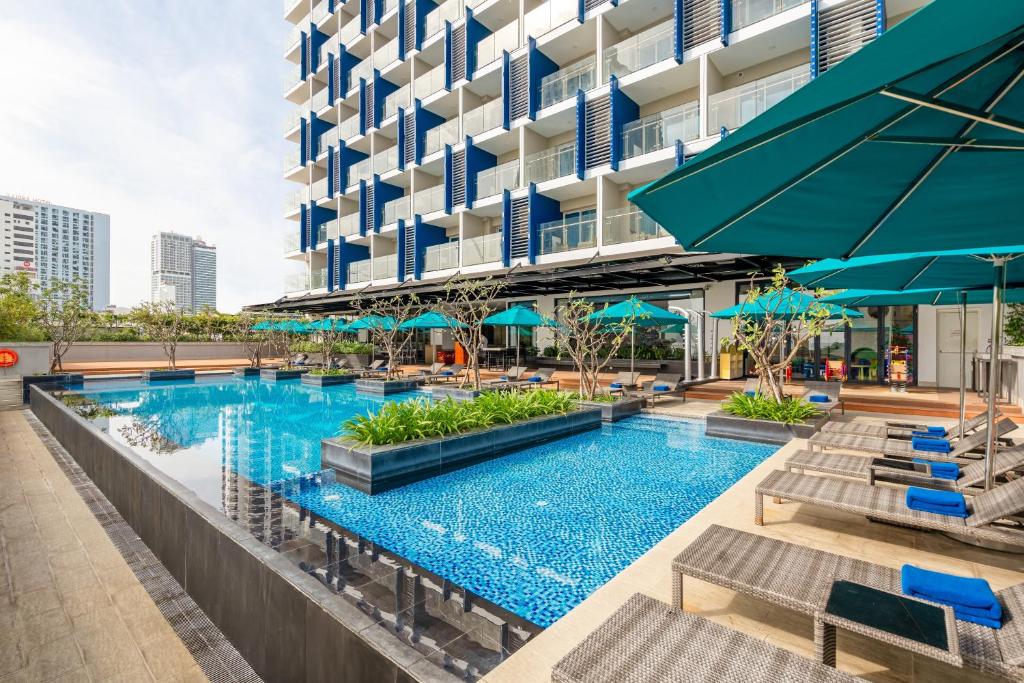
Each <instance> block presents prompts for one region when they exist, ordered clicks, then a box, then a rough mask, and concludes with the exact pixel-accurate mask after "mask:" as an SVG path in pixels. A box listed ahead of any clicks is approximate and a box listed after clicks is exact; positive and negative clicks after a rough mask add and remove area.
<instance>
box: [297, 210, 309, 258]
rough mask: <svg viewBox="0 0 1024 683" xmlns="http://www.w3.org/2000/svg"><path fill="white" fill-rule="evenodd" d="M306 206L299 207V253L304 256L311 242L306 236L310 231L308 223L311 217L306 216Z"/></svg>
mask: <svg viewBox="0 0 1024 683" xmlns="http://www.w3.org/2000/svg"><path fill="white" fill-rule="evenodd" d="M306 208H307V207H306V205H305V204H300V205H299V251H301V252H302V253H303V254H305V253H306V249H307V248H308V247H309V240H307V239H306V235H308V234H309V231H308V230H306V222H307V221H308V220H309V216H308V215H307V214H306Z"/></svg>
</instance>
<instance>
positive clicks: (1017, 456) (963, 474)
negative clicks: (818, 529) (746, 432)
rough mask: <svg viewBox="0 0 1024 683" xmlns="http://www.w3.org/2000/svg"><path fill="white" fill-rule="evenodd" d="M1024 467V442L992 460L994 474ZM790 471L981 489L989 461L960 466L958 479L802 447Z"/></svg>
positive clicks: (906, 464) (906, 465) (891, 461)
mask: <svg viewBox="0 0 1024 683" xmlns="http://www.w3.org/2000/svg"><path fill="white" fill-rule="evenodd" d="M1021 469H1024V446H1016V447H1014V448H1008V449H1004V450H1001V451H998V452H997V453H996V456H995V458H994V459H993V463H992V472H993V476H996V477H1001V476H1002V475H1004V474H1006V473H1007V472H1010V471H1013V470H1021ZM785 470H786V471H787V472H793V471H797V472H819V473H821V474H831V475H836V476H841V477H852V478H854V479H863V480H865V481H867V483H869V484H873V483H874V482H875V481H884V482H888V483H894V484H906V485H908V486H923V487H925V488H930V489H944V490H948V491H961V492H963V493H971V494H974V493H980V492H981V491H983V490H984V488H983V486H984V483H985V461H984V460H972V461H971V463H970V464H969V465H964V466H963V467H961V468H960V477H959V478H957V479H956V480H952V479H941V478H936V477H932V476H931V475H930V474H929V467H928V465H922V464H919V463H911V462H907V461H906V460H896V459H889V458H865V457H864V456H862V455H847V454H846V453H834V452H817V453H816V452H814V451H806V450H800V451H797V452H795V453H793V454H792V455H791V456H789V458H788V459H787V460H786V465H785Z"/></svg>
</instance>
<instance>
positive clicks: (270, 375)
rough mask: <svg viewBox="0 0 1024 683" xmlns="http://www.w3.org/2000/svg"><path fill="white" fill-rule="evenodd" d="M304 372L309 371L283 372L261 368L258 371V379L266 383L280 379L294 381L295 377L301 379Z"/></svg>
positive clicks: (278, 369) (281, 370)
mask: <svg viewBox="0 0 1024 683" xmlns="http://www.w3.org/2000/svg"><path fill="white" fill-rule="evenodd" d="M305 372H309V371H308V370H305V369H299V370H283V369H280V368H263V369H262V370H260V379H265V380H267V381H268V382H277V381H278V380H282V379H295V378H297V377H301V376H302V375H303V373H305Z"/></svg>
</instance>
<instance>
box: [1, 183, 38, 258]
mask: <svg viewBox="0 0 1024 683" xmlns="http://www.w3.org/2000/svg"><path fill="white" fill-rule="evenodd" d="M35 226H36V218H35V211H34V209H33V208H32V205H31V204H28V203H26V202H24V201H21V200H18V199H13V198H8V197H0V275H7V274H9V273H19V272H25V273H28V274H29V275H31V276H32V277H33V278H35V276H36V235H35V233H36V227H35Z"/></svg>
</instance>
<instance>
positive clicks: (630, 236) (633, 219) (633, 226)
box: [601, 206, 669, 245]
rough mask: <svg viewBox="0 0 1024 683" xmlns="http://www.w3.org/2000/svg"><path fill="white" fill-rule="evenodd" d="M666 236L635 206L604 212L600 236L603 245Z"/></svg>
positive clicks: (666, 234)
mask: <svg viewBox="0 0 1024 683" xmlns="http://www.w3.org/2000/svg"><path fill="white" fill-rule="evenodd" d="M668 236H669V234H668V233H667V232H665V229H664V228H663V227H661V226H660V225H658V224H657V223H655V222H654V219H653V218H651V217H650V216H648V215H647V214H645V213H644V212H643V211H641V210H640V209H638V208H637V207H635V206H627V207H626V208H624V209H613V210H611V211H606V212H605V215H604V226H603V232H602V235H601V241H602V242H603V243H604V244H605V245H608V244H625V243H627V242H642V241H644V240H653V239H657V238H658V237H668Z"/></svg>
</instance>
